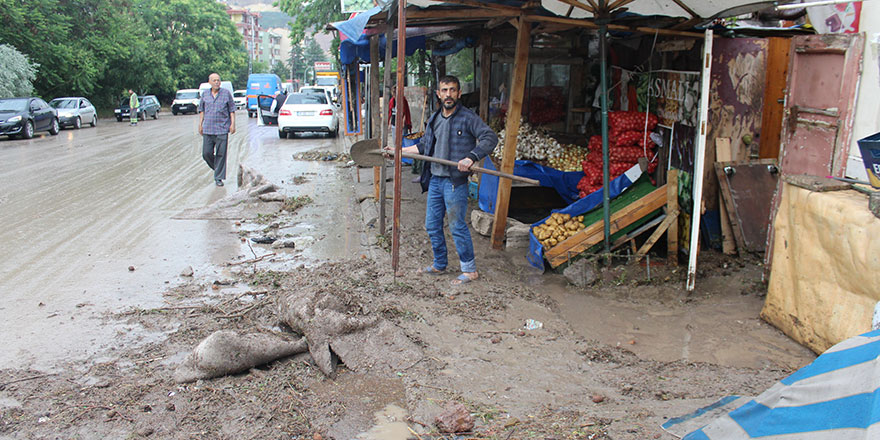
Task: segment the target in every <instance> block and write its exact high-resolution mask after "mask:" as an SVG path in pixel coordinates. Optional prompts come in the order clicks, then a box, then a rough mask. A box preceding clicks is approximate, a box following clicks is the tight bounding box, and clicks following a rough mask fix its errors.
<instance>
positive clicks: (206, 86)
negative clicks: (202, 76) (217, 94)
mask: <svg viewBox="0 0 880 440" xmlns="http://www.w3.org/2000/svg"><path fill="white" fill-rule="evenodd" d="M220 88H221V89H226V90H229V94H230V95H232V93H233V90H232V81H220ZM208 90H211V83H202V84H201V85H200V86H199V98H201V97H202V96H204V95H205V92H207V91H208Z"/></svg>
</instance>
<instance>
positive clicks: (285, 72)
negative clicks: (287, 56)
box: [272, 60, 290, 81]
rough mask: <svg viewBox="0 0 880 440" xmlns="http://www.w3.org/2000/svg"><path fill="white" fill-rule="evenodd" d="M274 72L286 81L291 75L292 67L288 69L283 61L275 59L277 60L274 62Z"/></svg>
mask: <svg viewBox="0 0 880 440" xmlns="http://www.w3.org/2000/svg"><path fill="white" fill-rule="evenodd" d="M272 73H274V74H276V75H278V77H279V78H281V80H282V81H285V80H287V77H288V76H289V75H290V69H288V68H287V66H285V65H284V63H282V62H281V61H278V60H275V62H274V63H272Z"/></svg>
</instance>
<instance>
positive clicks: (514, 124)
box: [491, 20, 532, 250]
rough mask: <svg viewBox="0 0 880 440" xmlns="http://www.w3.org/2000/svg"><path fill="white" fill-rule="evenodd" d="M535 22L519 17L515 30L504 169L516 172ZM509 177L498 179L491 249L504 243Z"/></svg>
mask: <svg viewBox="0 0 880 440" xmlns="http://www.w3.org/2000/svg"><path fill="white" fill-rule="evenodd" d="M531 27H532V24H531V23H530V22H528V21H525V20H520V26H519V30H518V31H517V34H516V60H515V61H514V64H513V81H511V84H510V98H509V99H510V106H509V107H508V110H507V122H506V123H505V133H504V151H503V153H502V156H501V170H500V171H502V172H505V173H508V174H513V165H514V160H515V159H516V135H517V133H519V124H520V118H521V117H522V107H523V95H524V94H525V88H526V70H527V68H528V67H529V43H530V40H531V39H530V36H531V35H530V30H531ZM510 185H511V181H510V179H498V195H497V196H496V199H495V223H494V227H493V229H492V240H491V242H492V249H499V250H500V249H501V248H502V247H503V246H504V233H505V228H506V227H507V211H508V208H509V207H510Z"/></svg>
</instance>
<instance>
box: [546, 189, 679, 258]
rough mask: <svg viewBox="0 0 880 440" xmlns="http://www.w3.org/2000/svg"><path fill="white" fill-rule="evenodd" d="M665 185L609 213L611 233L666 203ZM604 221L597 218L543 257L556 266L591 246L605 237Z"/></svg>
mask: <svg viewBox="0 0 880 440" xmlns="http://www.w3.org/2000/svg"><path fill="white" fill-rule="evenodd" d="M666 188H667V187H666V185H663V186H661V187H660V188H657V189H656V190H654V191H651V192H650V193H649V194H648V195H646V196H644V197H642V198H641V199H639V200H638V201H636V202H634V203H630V204H629V205H627V206H626V207H624V208H623V209H621V210H620V211H617V212H615V213H614V214H612V215H611V219H610V221H609V225H610V229H611V234H612V235H613V234H615V233H616V232H618V231H620V230H621V229H623V228H625V227H627V226H629V225H631V224H633V223H635V222H636V221H638V220H640V219H642V218H644V217H645V216H646V215H648V214H650V213H652V212H654V211H656V210H658V209H660V208H662V207H663V206H665V205H666ZM604 229H605V222H604V221H603V220H599V221H597V222H595V223H593V224H591V225H589V226H587V227H586V228H585V229H583V230H581V231H580V232H578V233H577V234H575V235H572V236H571V237H569V238H568V239H566V240H565V241H563V242H562V243H559V244H558V245H556V246H554V247H553V248H551V249H549V250H547V252H545V253H544V258H546V259H547V261H548V262H549V263H550V266H552V267H557V266H559V265H560V264H562V263H565V262H566V261H568V260H569V259H570V258H571V257H573V256H575V255H578V254H580V253H581V252H583V251H585V250H587V249H589V248H591V247H593V246H594V245H596V244H598V243H600V242H602V240H604V239H605V234H604Z"/></svg>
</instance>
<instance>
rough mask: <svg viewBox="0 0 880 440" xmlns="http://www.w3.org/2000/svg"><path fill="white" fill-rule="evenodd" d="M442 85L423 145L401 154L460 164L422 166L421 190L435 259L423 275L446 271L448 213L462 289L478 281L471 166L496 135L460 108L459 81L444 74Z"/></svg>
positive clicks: (494, 141)
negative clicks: (470, 221)
mask: <svg viewBox="0 0 880 440" xmlns="http://www.w3.org/2000/svg"><path fill="white" fill-rule="evenodd" d="M438 83H439V84H438V86H437V97H438V98H439V99H440V103H441V104H442V105H441V107H440V110H438V111H437V112H436V113H434V114H433V115H431V117H430V118H429V119H428V124H427V127H425V134H424V136H422V139H421V141H420V142H419V144H418V145H413V146H409V147H406V148H403V151H404V152H407V153H419V154H423V155H426V156H431V157H436V158H439V159H446V160H452V161H457V162H458V166H457V167H452V166H447V165H441V164H438V163H433V162H432V163H430V164H428V163H426V164H425V166H424V167H423V168H422V175H421V184H422V192H425V191H427V192H428V200H427V209H426V211H425V229H427V231H428V237H429V238H430V239H431V249H432V250H433V252H434V261H433V263H432V264H431V265H430V266H428V267H426V268H424V269H421V271H420V272H422V273H426V274H430V275H439V274H442V273H443V272H444V271H445V270H446V265H447V263H448V258H447V254H446V239H445V237H444V236H443V218H444V217H445V216H446V213H447V212H448V213H449V229H450V231H451V232H452V238H453V240H454V241H455V250H456V251H457V252H458V259H459V261H460V263H461V272H462V273H461V275H459V276H458V278H456V279H455V280H453V281H452V284H453V285H458V284H465V283H469V282H471V281H474V280H476V279H477V278H478V277H479V275H478V274H477V265H476V262H475V261H474V244H473V242H472V241H471V231H470V230H469V229H468V224H467V220H466V219H465V214H467V206H468V184H467V183H468V176H469V175H470V168H471V166H472V165H473V164H474V163H475V162H478V161H480V160H482V159H483V158H484V157H486V156H487V155H488V154H489V153H490V152H492V150H494V149H495V145H496V144H497V143H498V136H497V135H496V134H495V132H494V131H492V129H491V128H489V126H488V125H486V123H485V122H483V120H482V119H480V117H479V116H477V115H476V114H475V113H474V112H473V111H471V110H470V109H468V108H466V107H464V106H463V105H461V103H460V102H459V98H460V97H461V83H460V82H459V81H458V78H456V77H454V76H444V77H442V78H440V81H439V82H438Z"/></svg>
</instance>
